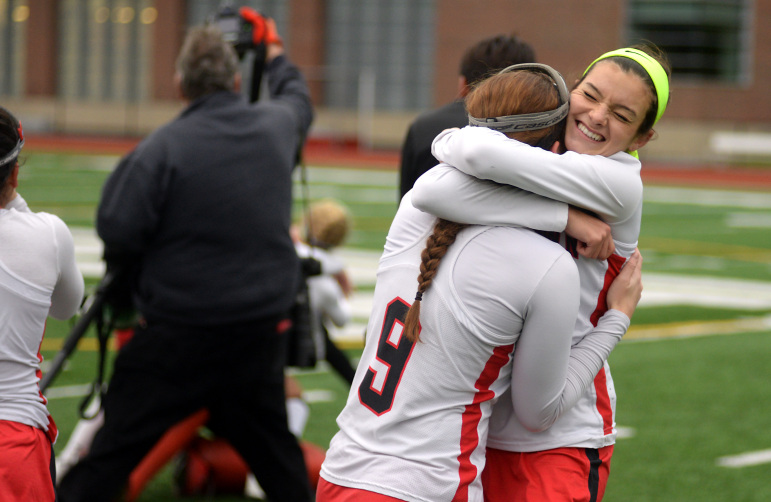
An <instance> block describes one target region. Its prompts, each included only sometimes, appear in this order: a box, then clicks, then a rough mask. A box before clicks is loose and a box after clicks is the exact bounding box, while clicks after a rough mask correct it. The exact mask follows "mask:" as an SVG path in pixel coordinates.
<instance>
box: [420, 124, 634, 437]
mask: <svg viewBox="0 0 771 502" xmlns="http://www.w3.org/2000/svg"><path fill="white" fill-rule="evenodd" d="M433 152H434V155H435V156H436V157H437V158H440V159H442V160H443V161H445V162H446V164H440V166H438V167H435V168H434V169H432V170H431V171H429V172H428V173H427V174H426V175H424V177H423V178H422V179H419V180H418V182H417V183H416V184H415V188H414V190H413V192H414V193H413V200H414V203H415V205H416V206H417V207H419V208H420V209H422V210H424V211H428V212H431V213H432V214H436V215H438V216H441V217H444V218H447V219H450V220H453V221H459V222H464V223H479V224H495V225H524V226H527V227H530V228H537V229H540V230H558V231H561V230H564V227H565V223H566V221H567V204H571V205H574V206H577V207H582V208H585V209H589V210H591V211H593V212H595V213H596V214H597V215H598V216H600V218H602V219H603V220H604V221H605V222H606V223H608V224H609V225H610V227H611V232H612V235H613V238H614V243H615V246H616V251H615V254H614V255H613V256H611V257H610V259H608V260H591V259H586V258H584V257H578V256H577V255H574V257H575V258H576V260H577V261H576V264H577V266H578V272H579V275H580V278H581V305H580V308H579V314H578V317H577V318H576V324H575V331H574V334H573V343H574V344H575V343H578V342H579V341H580V340H581V339H582V338H583V337H584V336H585V335H586V334H587V333H589V332H590V331H591V330H592V328H593V326H594V325H596V324H597V321H598V319H599V318H600V317H601V316H602V314H603V313H604V312H605V310H606V309H607V305H606V303H605V295H606V294H607V289H608V287H609V286H610V283H611V282H612V280H613V278H615V276H616V275H618V272H619V271H620V269H621V267H622V266H623V264H624V263H625V262H626V260H627V259H628V258H629V257H630V256H631V255H632V253H633V252H634V250H635V248H636V247H637V240H638V236H639V233H640V222H641V218H642V180H641V179H640V162H639V161H638V160H637V159H635V158H634V157H632V156H631V155H628V154H626V153H617V154H615V155H612V156H610V157H601V156H595V155H581V154H577V153H575V152H567V153H565V154H563V155H555V154H553V153H551V152H548V151H545V150H542V149H540V148H534V147H531V146H528V145H525V144H523V143H520V142H518V141H515V140H512V139H509V138H508V137H506V136H505V135H503V134H501V133H498V132H496V131H493V130H491V129H487V128H483V127H466V128H463V129H460V130H454V131H449V132H445V133H442V134H440V135H439V136H437V138H436V139H435V141H434V144H433ZM450 165H452V167H450ZM464 173H465V174H464ZM469 175H470V176H469ZM477 178H481V179H482V180H490V181H481V180H479V179H477ZM493 182H494V183H493ZM499 183H502V184H503V185H501V184H499ZM509 185H514V186H516V187H518V188H514V186H509ZM520 189H521V190H520ZM523 190H526V191H527V192H523ZM529 192H530V193H529ZM533 194H538V195H540V196H543V198H542V199H541V200H540V201H535V202H534V201H533ZM559 201H561V202H559ZM533 204H538V206H533ZM530 206H533V207H538V208H540V209H539V211H540V216H539V217H533V215H532V211H533V209H532V207H530ZM555 213H556V214H557V215H558V216H557V217H553V215H554V214H555ZM544 217H545V218H553V219H552V221H550V222H544V221H543V218H544ZM566 240H567V241H569V239H567V238H566V236H565V235H564V234H563V235H562V242H566ZM568 247H570V246H568ZM508 403H510V400H502V404H501V405H498V406H496V409H495V412H494V413H493V417H492V419H491V433H490V439H489V443H488V444H489V445H490V446H493V447H495V448H499V449H504V450H509V451H541V450H547V449H551V448H558V447H566V446H573V447H587V448H601V447H603V446H607V445H610V444H613V443H615V439H616V422H615V413H616V393H615V389H614V386H613V379H612V377H611V374H610V367H609V366H608V364H607V362H606V363H605V365H604V371H601V372H599V373H598V374H597V378H596V379H595V382H594V385H593V386H592V387H591V388H590V389H589V390H588V391H587V392H586V394H585V395H584V396H583V397H582V398H581V399H580V400H579V401H578V403H576V405H575V406H574V407H573V409H571V410H569V411H568V412H567V413H565V414H564V415H563V416H562V417H561V418H560V419H559V420H558V421H557V422H556V423H555V424H554V425H553V426H552V427H551V428H550V429H549V430H547V431H544V432H540V433H533V432H530V431H528V430H527V429H526V428H525V427H524V426H523V425H522V424H521V423H519V421H517V419H516V417H515V416H514V413H513V410H512V409H511V406H510V405H509V404H508Z"/></svg>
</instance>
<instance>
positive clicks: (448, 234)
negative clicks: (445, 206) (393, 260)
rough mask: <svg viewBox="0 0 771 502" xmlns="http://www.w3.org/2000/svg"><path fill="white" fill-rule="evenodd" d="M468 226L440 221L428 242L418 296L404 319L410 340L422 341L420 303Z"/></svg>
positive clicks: (406, 334)
mask: <svg viewBox="0 0 771 502" xmlns="http://www.w3.org/2000/svg"><path fill="white" fill-rule="evenodd" d="M467 226H468V225H465V224H463V223H455V222H454V221H449V220H443V219H441V218H440V219H439V220H437V222H436V225H434V232H433V233H432V234H431V235H430V236H429V237H428V239H427V240H426V248H425V249H424V250H423V252H422V253H421V255H420V258H421V262H420V275H418V294H417V295H416V296H415V301H414V302H412V305H411V306H410V309H409V310H408V311H407V317H405V319H404V335H405V336H406V337H407V339H408V340H410V341H413V342H416V341H419V340H420V302H421V300H422V298H423V293H425V292H426V290H427V289H428V288H429V287H430V286H431V282H432V281H433V280H434V277H435V276H436V272H437V270H438V268H439V262H440V261H442V258H443V257H444V255H445V254H446V253H447V248H449V247H450V245H452V243H453V242H455V237H456V236H457V235H458V232H460V231H461V230H463V229H464V228H465V227H467Z"/></svg>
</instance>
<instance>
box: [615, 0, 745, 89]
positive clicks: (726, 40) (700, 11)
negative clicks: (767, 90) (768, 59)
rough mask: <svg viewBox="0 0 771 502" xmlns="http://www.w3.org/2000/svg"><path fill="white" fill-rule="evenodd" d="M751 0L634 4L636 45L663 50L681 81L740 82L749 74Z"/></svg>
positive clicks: (669, 0) (647, 0)
mask: <svg viewBox="0 0 771 502" xmlns="http://www.w3.org/2000/svg"><path fill="white" fill-rule="evenodd" d="M750 2H751V0H630V2H629V27H630V29H629V38H630V43H636V42H640V41H645V40H647V41H651V42H653V43H655V44H656V45H658V46H659V47H660V48H661V49H663V50H664V51H665V52H666V53H667V56H668V57H669V60H670V62H671V63H672V73H673V76H674V77H675V78H677V79H680V80H684V79H685V80H698V81H711V82H740V81H742V80H743V79H745V78H746V77H747V74H748V72H749V64H748V61H749V57H748V52H749V47H750V45H749V43H748V42H749V32H750V30H749V29H750V19H751V17H750V12H751V5H748V4H749V3H750Z"/></svg>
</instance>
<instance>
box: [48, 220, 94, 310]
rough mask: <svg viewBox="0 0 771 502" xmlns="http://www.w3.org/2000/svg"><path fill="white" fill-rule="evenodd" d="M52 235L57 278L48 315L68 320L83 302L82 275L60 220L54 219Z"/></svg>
mask: <svg viewBox="0 0 771 502" xmlns="http://www.w3.org/2000/svg"><path fill="white" fill-rule="evenodd" d="M54 222H55V225H54V235H55V238H56V247H57V252H58V256H57V258H58V261H59V263H58V266H59V277H58V280H57V281H56V285H55V286H54V291H53V294H52V295H51V308H50V309H49V311H48V314H49V315H50V316H51V317H53V318H54V319H59V320H63V319H69V318H70V317H72V316H73V315H74V314H75V313H76V312H77V311H78V307H80V304H81V302H82V301H83V290H84V287H85V286H84V284H83V275H82V274H81V273H80V269H78V264H77V262H76V261H75V244H74V242H73V240H72V234H71V233H70V230H69V229H68V228H67V225H65V224H64V222H63V221H62V220H60V219H59V218H56V217H54Z"/></svg>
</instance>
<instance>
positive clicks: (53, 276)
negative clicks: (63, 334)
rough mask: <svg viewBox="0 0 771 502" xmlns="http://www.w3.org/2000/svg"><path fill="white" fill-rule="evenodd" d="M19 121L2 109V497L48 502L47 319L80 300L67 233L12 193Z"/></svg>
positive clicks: (67, 312)
mask: <svg viewBox="0 0 771 502" xmlns="http://www.w3.org/2000/svg"><path fill="white" fill-rule="evenodd" d="M23 146H24V134H23V132H22V128H21V123H20V122H19V121H18V120H17V119H16V118H15V117H14V116H13V115H12V114H11V113H10V112H9V111H8V110H6V109H5V108H3V107H0V243H2V244H1V245H0V326H2V332H1V333H0V403H2V405H0V498H2V500H3V501H10V502H14V501H20V502H22V501H23V502H26V501H29V500H35V501H53V500H54V499H55V493H54V480H53V474H54V470H53V469H52V468H53V457H54V453H53V446H52V444H53V442H54V441H55V440H56V436H57V430H56V424H54V421H53V419H52V418H51V416H50V415H49V414H48V409H47V407H46V400H45V398H44V397H43V395H42V394H41V393H40V388H39V386H38V385H39V380H40V361H42V357H41V356H40V344H41V343H42V341H43V334H44V332H45V326H46V320H47V318H48V316H49V315H50V316H51V317H53V318H55V319H68V318H69V317H71V316H72V315H74V314H75V312H77V310H78V306H79V305H80V302H81V300H82V299H83V276H82V275H81V274H80V271H79V270H78V266H77V264H76V263H75V245H74V243H73V241H72V234H70V231H69V229H68V228H67V226H66V225H65V224H64V222H63V221H62V220H61V219H59V218H58V217H56V216H54V215H52V214H47V213H33V212H31V211H30V210H29V207H27V203H26V202H25V201H24V199H22V198H21V196H20V195H19V194H17V193H16V188H17V187H18V185H19V162H18V157H19V153H20V152H21V149H22V147H23Z"/></svg>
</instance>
